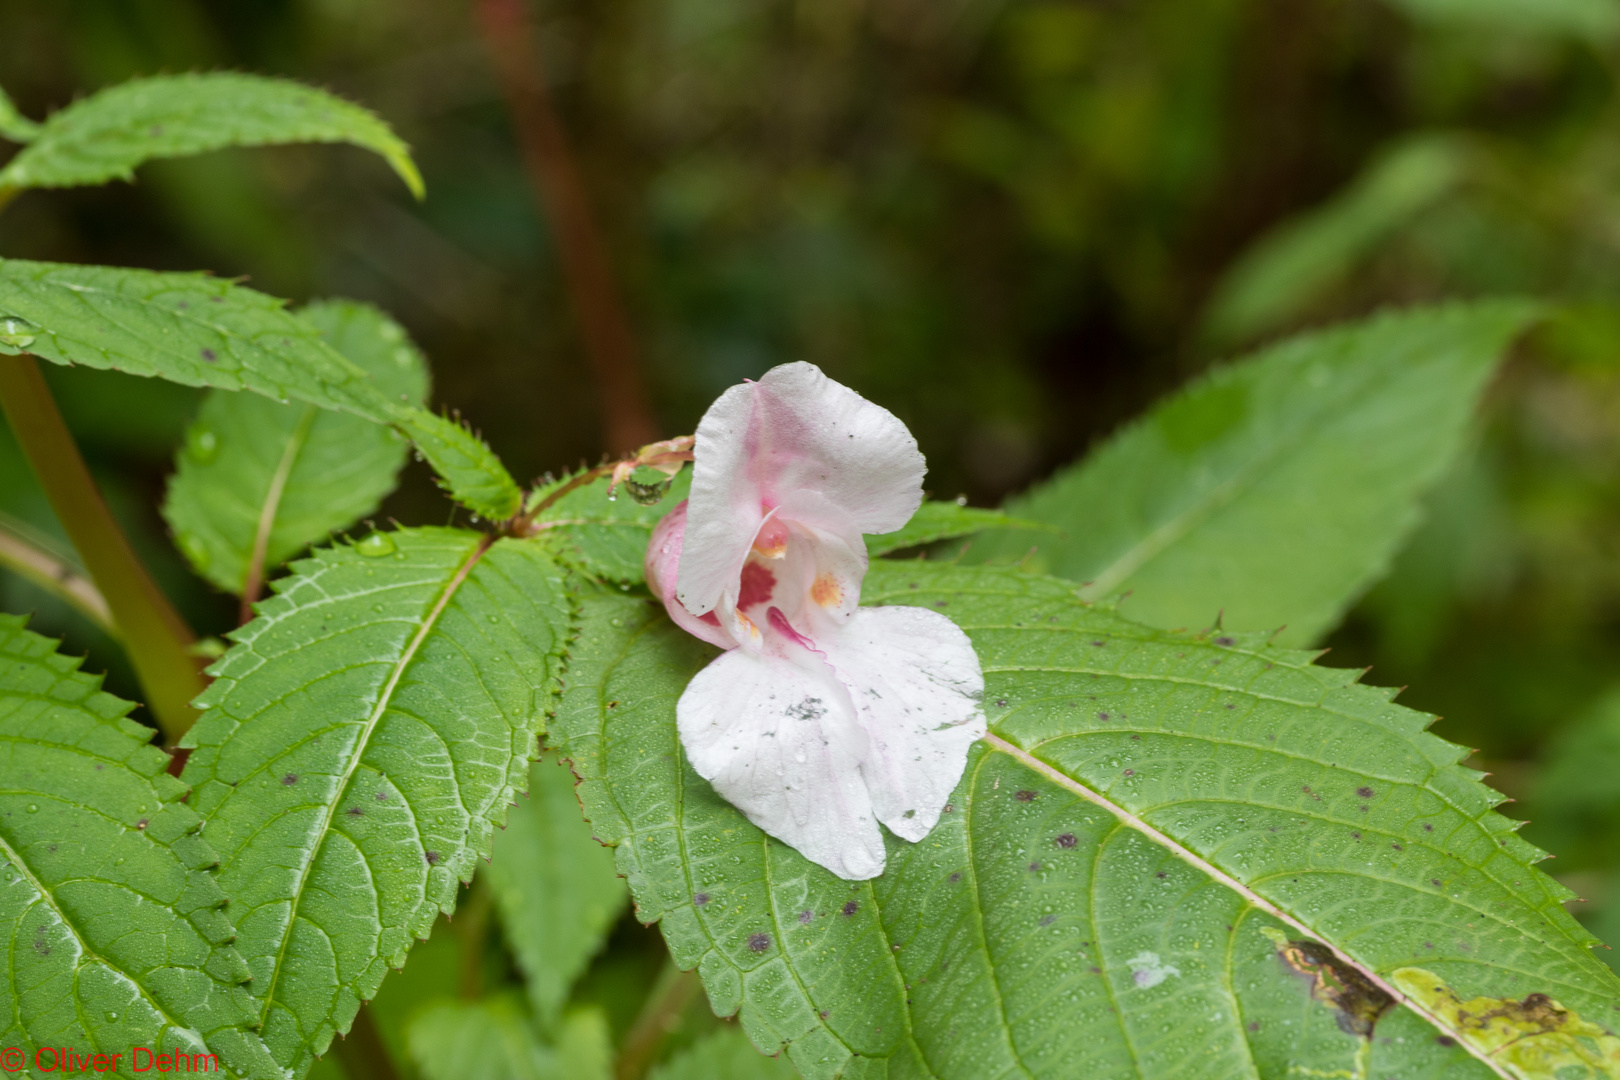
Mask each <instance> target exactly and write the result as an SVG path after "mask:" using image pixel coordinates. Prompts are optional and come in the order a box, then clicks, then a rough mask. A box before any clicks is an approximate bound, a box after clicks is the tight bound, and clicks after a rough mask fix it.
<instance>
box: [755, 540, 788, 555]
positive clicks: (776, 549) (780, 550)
mask: <svg viewBox="0 0 1620 1080" xmlns="http://www.w3.org/2000/svg"><path fill="white" fill-rule="evenodd" d="M754 550H755V551H757V552H758V553H759V554H761V555H763V556H764V557H765V558H767V559H780V558H781V557H782V556H784V555H786V554H787V541H786V540H783V541H782V542H781V543H779V544H772V545H771V546H770V547H761V546H760V545H759V543H758V542H757V541H756V542H755V544H754Z"/></svg>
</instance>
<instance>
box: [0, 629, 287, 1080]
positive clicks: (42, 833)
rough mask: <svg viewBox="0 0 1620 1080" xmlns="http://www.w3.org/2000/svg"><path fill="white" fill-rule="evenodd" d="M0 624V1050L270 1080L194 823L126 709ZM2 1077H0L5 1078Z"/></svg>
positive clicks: (164, 759)
mask: <svg viewBox="0 0 1620 1080" xmlns="http://www.w3.org/2000/svg"><path fill="white" fill-rule="evenodd" d="M23 627H24V620H22V619H20V618H17V617H16V616H11V615H0V776H4V777H5V778H6V782H5V787H6V790H5V792H4V793H3V794H0V861H3V862H4V864H5V873H4V883H3V885H0V926H3V933H4V937H5V940H6V941H7V943H8V944H7V946H6V948H5V950H4V954H3V955H4V956H5V959H6V969H7V977H6V979H5V980H4V981H3V982H0V1015H3V1016H4V1019H3V1020H0V1046H7V1047H20V1048H22V1049H23V1051H24V1052H25V1053H26V1054H27V1056H28V1060H29V1061H32V1060H33V1054H34V1051H35V1049H36V1048H37V1047H40V1046H66V1045H72V1046H74V1047H76V1048H77V1050H78V1051H79V1052H80V1053H94V1052H106V1053H108V1054H112V1053H121V1054H123V1061H122V1062H121V1065H120V1068H119V1069H118V1075H119V1076H130V1075H133V1073H132V1071H131V1068H132V1065H133V1063H132V1062H131V1061H130V1060H129V1053H128V1051H129V1048H130V1047H131V1046H148V1047H150V1046H163V1047H165V1048H170V1047H184V1048H186V1049H187V1050H188V1051H189V1052H191V1053H198V1052H202V1053H214V1054H217V1055H219V1056H220V1058H221V1059H222V1060H223V1061H224V1062H225V1063H226V1064H227V1065H228V1066H229V1067H230V1068H231V1069H232V1070H233V1071H237V1072H241V1073H244V1074H251V1075H253V1076H275V1075H276V1070H275V1068H274V1065H273V1063H272V1061H271V1059H270V1057H269V1055H268V1054H267V1053H266V1052H265V1048H264V1046H263V1045H262V1044H261V1043H260V1042H259V1040H258V1038H257V1036H255V1035H254V1034H252V1033H251V1032H250V1031H248V1030H246V1029H247V1028H248V1027H250V1026H251V1020H252V1008H251V1002H250V999H249V998H248V995H247V991H246V990H245V989H244V988H243V986H242V984H243V983H244V982H245V981H246V980H247V978H248V968H247V966H246V965H245V964H244V963H243V961H242V957H241V956H240V955H239V954H238V953H237V951H236V949H235V948H233V947H232V945H231V941H232V939H233V937H234V931H233V929H232V927H231V924H230V922H229V920H228V919H227V918H226V916H225V914H224V913H223V911H222V910H221V909H222V908H223V907H224V905H225V894H224V893H222V892H221V891H220V889H219V886H218V885H217V884H216V883H215V881H214V879H213V877H212V875H210V874H209V873H207V872H206V870H207V868H208V867H209V866H211V865H212V864H213V863H214V861H215V856H214V853H213V851H212V850H211V849H210V847H209V845H208V844H207V843H205V842H204V841H203V839H202V837H201V836H200V835H199V832H200V829H201V826H202V821H201V819H200V818H199V817H198V816H197V814H196V813H195V812H194V811H193V810H192V809H191V808H190V807H188V806H186V804H185V803H184V802H182V801H181V800H182V799H183V797H184V796H185V794H186V791H185V788H184V787H182V786H181V784H180V783H179V782H178V781H176V780H175V779H174V778H173V777H171V776H169V775H168V774H167V773H166V772H165V768H166V766H167V765H168V762H169V758H168V755H167V754H164V753H163V752H162V751H161V750H159V749H157V748H156V747H154V746H152V745H150V740H151V736H152V732H151V729H149V728H145V727H142V726H140V725H139V724H136V723H134V722H133V721H130V720H128V719H126V714H128V712H129V711H130V709H131V708H132V706H131V705H130V704H129V703H128V702H125V701H120V700H118V699H117V698H115V697H112V696H111V695H109V694H104V693H102V692H101V691H100V690H99V689H98V687H99V685H100V680H99V679H97V678H92V677H91V676H89V675H84V674H81V673H80V672H79V670H78V667H79V661H77V660H74V659H71V658H69V657H65V656H61V655H59V654H58V653H57V652H56V643H55V642H52V641H49V640H47V639H46V638H43V637H40V636H39V635H37V634H33V633H30V632H29V631H27V630H25V629H24V628H23ZM8 1068H9V1065H8Z"/></svg>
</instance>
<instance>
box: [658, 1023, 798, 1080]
mask: <svg viewBox="0 0 1620 1080" xmlns="http://www.w3.org/2000/svg"><path fill="white" fill-rule="evenodd" d="M798 1075H799V1074H798V1073H796V1072H795V1071H794V1070H793V1066H791V1065H789V1064H788V1063H787V1059H785V1058H781V1057H761V1056H760V1054H759V1051H757V1050H755V1049H754V1048H753V1047H752V1046H751V1045H749V1042H748V1038H747V1036H745V1035H744V1034H743V1033H742V1032H741V1031H740V1030H738V1029H737V1028H734V1027H728V1028H725V1029H723V1030H721V1031H717V1032H715V1033H714V1034H712V1035H709V1036H706V1037H704V1038H702V1039H700V1040H698V1041H697V1042H696V1043H693V1044H692V1046H691V1047H690V1048H688V1049H686V1050H683V1051H681V1052H680V1053H679V1054H676V1055H675V1056H674V1057H672V1058H670V1059H669V1061H668V1062H666V1063H665V1064H663V1065H660V1066H659V1067H657V1068H655V1069H654V1070H653V1071H652V1072H651V1073H649V1074H648V1076H647V1080H796V1078H797V1076H798Z"/></svg>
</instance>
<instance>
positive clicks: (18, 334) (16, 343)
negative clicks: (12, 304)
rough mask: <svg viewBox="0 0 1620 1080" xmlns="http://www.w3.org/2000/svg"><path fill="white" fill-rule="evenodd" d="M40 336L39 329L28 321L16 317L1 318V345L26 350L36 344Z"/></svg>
mask: <svg viewBox="0 0 1620 1080" xmlns="http://www.w3.org/2000/svg"><path fill="white" fill-rule="evenodd" d="M38 336H39V327H37V326H35V325H34V324H33V323H31V322H29V321H28V320H27V319H19V318H17V317H16V316H14V315H7V316H5V317H4V318H0V345H9V346H10V347H11V348H13V349H26V348H28V346H30V345H32V344H33V343H34V339H35V338H36V337H38Z"/></svg>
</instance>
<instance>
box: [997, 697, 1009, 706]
mask: <svg viewBox="0 0 1620 1080" xmlns="http://www.w3.org/2000/svg"><path fill="white" fill-rule="evenodd" d="M996 705H997V706H998V707H1000V708H1003V709H1005V708H1006V707H1007V699H1006V698H1004V697H1003V698H996Z"/></svg>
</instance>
